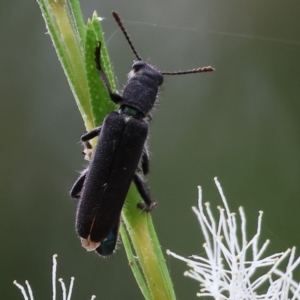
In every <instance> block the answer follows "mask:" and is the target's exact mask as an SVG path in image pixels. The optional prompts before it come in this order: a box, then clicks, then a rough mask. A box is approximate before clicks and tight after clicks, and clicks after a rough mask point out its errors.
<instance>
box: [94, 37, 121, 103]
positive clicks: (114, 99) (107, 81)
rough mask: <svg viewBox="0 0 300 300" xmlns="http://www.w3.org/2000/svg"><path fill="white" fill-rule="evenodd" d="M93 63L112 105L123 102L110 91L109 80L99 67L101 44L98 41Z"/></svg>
mask: <svg viewBox="0 0 300 300" xmlns="http://www.w3.org/2000/svg"><path fill="white" fill-rule="evenodd" d="M95 62H96V68H97V70H98V71H99V74H100V76H101V79H102V80H103V82H104V84H105V86H106V88H107V90H108V92H109V96H110V99H111V100H112V101H113V102H114V103H116V104H120V103H121V102H122V101H123V98H122V96H120V95H118V94H116V93H114V92H113V91H112V89H111V87H110V84H109V80H108V78H107V76H106V74H105V72H104V71H103V69H102V67H101V42H100V41H98V46H97V47H96V48H95Z"/></svg>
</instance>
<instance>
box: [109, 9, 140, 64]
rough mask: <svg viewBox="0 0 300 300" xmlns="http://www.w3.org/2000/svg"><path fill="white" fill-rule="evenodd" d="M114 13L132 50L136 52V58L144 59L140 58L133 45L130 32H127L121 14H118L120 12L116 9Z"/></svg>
mask: <svg viewBox="0 0 300 300" xmlns="http://www.w3.org/2000/svg"><path fill="white" fill-rule="evenodd" d="M112 15H113V17H114V18H115V20H116V22H117V23H118V25H119V27H120V28H121V30H122V32H123V34H124V35H125V38H126V40H127V42H128V44H129V46H130V48H131V50H132V51H133V53H134V54H135V56H136V58H137V59H138V60H142V59H141V58H140V56H139V55H138V54H137V52H136V50H135V48H134V47H133V44H132V42H131V39H130V37H129V35H128V33H127V31H126V29H125V27H124V25H123V23H122V21H121V18H120V17H119V15H118V13H117V12H115V11H112Z"/></svg>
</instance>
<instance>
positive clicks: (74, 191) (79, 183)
mask: <svg viewBox="0 0 300 300" xmlns="http://www.w3.org/2000/svg"><path fill="white" fill-rule="evenodd" d="M87 172H88V169H85V170H83V171H82V172H81V174H80V176H79V177H78V179H77V180H76V181H75V183H74V184H73V186H72V188H71V191H70V196H71V197H72V198H80V193H81V191H82V188H83V184H84V181H85V177H86V173H87Z"/></svg>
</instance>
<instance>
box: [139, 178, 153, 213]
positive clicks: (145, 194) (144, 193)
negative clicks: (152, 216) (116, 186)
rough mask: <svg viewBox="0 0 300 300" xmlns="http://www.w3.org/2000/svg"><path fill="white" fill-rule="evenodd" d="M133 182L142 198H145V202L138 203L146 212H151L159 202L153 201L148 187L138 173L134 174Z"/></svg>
mask: <svg viewBox="0 0 300 300" xmlns="http://www.w3.org/2000/svg"><path fill="white" fill-rule="evenodd" d="M133 182H134V184H135V186H136V188H137V190H138V192H139V194H140V195H141V197H142V199H143V200H144V203H138V205H137V206H138V208H140V209H141V210H145V211H146V212H150V211H151V210H152V209H153V208H155V207H156V206H157V204H156V202H155V201H152V199H151V196H150V192H149V189H148V187H147V186H146V184H145V182H144V181H143V179H142V178H141V177H140V176H139V175H138V174H135V175H134V177H133Z"/></svg>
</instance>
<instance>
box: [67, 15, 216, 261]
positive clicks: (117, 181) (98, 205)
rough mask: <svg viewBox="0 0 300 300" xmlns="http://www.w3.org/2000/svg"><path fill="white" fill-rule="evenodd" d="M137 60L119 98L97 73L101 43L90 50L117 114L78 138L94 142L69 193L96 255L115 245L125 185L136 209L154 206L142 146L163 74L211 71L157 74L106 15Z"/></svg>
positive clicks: (84, 236) (87, 243)
mask: <svg viewBox="0 0 300 300" xmlns="http://www.w3.org/2000/svg"><path fill="white" fill-rule="evenodd" d="M112 14H113V16H114V18H115V20H116V21H117V23H118V25H119V27H120V28H121V30H122V31H123V33H124V35H125V37H126V39H127V41H128V43H129V45H130V47H131V49H132V50H133V52H134V54H135V55H136V57H137V59H138V60H137V61H135V62H134V63H133V65H132V70H131V72H130V73H129V79H128V83H127V85H126V86H125V88H124V91H123V94H122V96H120V95H118V94H115V93H113V92H112V90H111V88H110V86H109V83H108V80H107V77H106V74H105V73H104V71H103V70H102V68H101V44H100V43H98V46H97V47H96V50H95V62H96V67H97V69H98V70H99V73H100V76H101V77H102V80H103V81H104V82H105V84H106V86H107V89H108V92H109V94H110V98H111V100H112V101H113V102H114V103H116V104H118V105H119V106H120V107H119V110H118V111H117V112H115V111H114V112H111V113H109V114H108V115H107V116H106V117H105V119H104V121H103V124H102V126H101V127H97V128H95V129H93V130H92V131H90V132H88V133H86V134H84V135H83V136H82V137H81V141H82V142H83V143H85V145H86V148H87V149H90V148H91V145H90V143H89V140H90V139H92V138H94V137H96V136H98V143H97V146H96V149H95V151H94V154H93V156H92V159H91V162H90V164H89V166H88V168H87V169H86V170H85V171H83V172H82V174H81V175H80V177H79V178H78V179H77V181H76V182H75V184H74V185H73V187H72V189H71V192H70V194H71V196H72V197H73V198H79V203H78V207H77V214H76V230H77V233H78V235H79V236H80V238H81V241H82V245H83V246H84V247H85V248H86V249H87V250H95V251H96V252H97V253H98V254H99V255H101V256H103V257H106V256H109V255H111V254H112V253H113V252H114V250H115V248H116V243H117V240H118V231H119V225H120V215H121V210H122V207H123V205H124V201H125V198H126V195H127V193H128V190H129V187H130V184H131V183H132V182H134V184H135V186H136V188H137V190H138V192H139V194H140V195H141V197H142V199H143V200H144V203H139V204H138V207H139V208H140V209H142V210H144V211H146V212H150V211H151V210H152V209H153V208H154V207H155V206H156V203H155V202H154V201H152V200H151V197H150V193H149V190H148V188H147V186H146V184H145V183H144V180H143V176H144V175H147V174H148V172H149V156H148V151H147V147H146V145H145V143H146V139H147V136H148V122H149V120H151V115H150V111H151V110H152V108H153V106H154V104H155V101H156V98H157V93H158V88H159V86H160V85H161V84H162V83H163V75H164V74H168V75H178V74H190V73H202V72H208V71H213V70H214V69H213V68H212V67H204V68H198V69H194V70H189V71H183V72H160V71H158V70H156V69H155V68H154V67H152V66H151V65H149V64H147V63H146V62H144V61H142V60H141V58H140V57H139V56H138V54H137V52H136V51H135V49H134V47H133V45H132V42H131V40H130V38H129V36H128V34H127V32H126V30H125V28H124V26H123V24H122V22H121V19H120V17H119V16H118V14H117V13H116V12H113V13H112Z"/></svg>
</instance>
